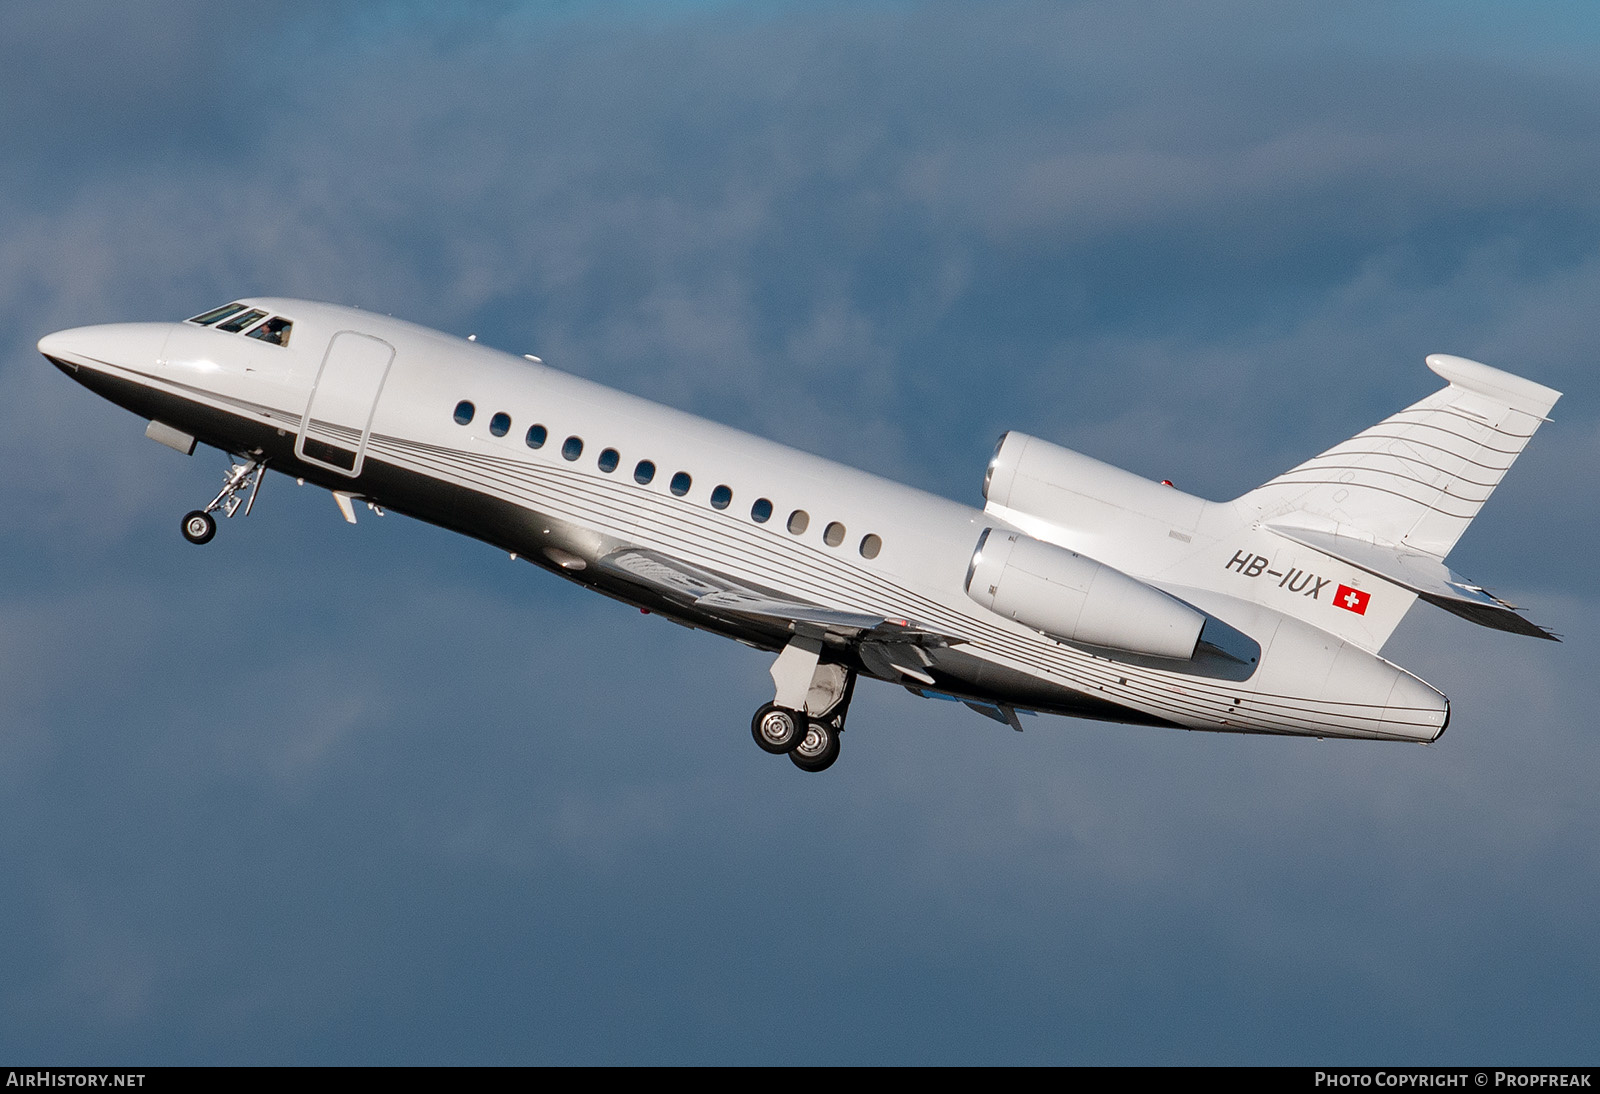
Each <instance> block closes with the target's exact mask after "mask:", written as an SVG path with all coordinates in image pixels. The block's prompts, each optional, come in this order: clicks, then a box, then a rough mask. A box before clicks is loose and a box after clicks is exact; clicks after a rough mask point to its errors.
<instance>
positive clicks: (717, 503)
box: [711, 486, 733, 509]
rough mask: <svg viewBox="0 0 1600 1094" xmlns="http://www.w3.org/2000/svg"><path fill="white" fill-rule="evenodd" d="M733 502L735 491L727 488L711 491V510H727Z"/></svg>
mask: <svg viewBox="0 0 1600 1094" xmlns="http://www.w3.org/2000/svg"><path fill="white" fill-rule="evenodd" d="M732 501H733V491H732V490H730V489H728V488H727V487H726V486H719V487H717V488H716V489H715V490H713V491H711V508H713V509H726V508H727V507H728V506H729V504H730V503H732Z"/></svg>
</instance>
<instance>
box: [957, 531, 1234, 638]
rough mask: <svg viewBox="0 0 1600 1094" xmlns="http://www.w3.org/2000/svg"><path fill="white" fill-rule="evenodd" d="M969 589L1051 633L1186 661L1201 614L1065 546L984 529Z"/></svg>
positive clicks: (1202, 622)
mask: <svg viewBox="0 0 1600 1094" xmlns="http://www.w3.org/2000/svg"><path fill="white" fill-rule="evenodd" d="M967 595H968V596H970V597H972V599H974V600H976V601H977V602H978V603H979V604H982V605H983V606H984V607H985V608H988V609H989V610H990V611H992V612H995V613H996V614H999V615H1003V616H1005V617H1006V618H1007V619H1015V620H1016V621H1017V622H1018V623H1021V624H1023V625H1024V626H1028V627H1032V628H1033V629H1034V630H1037V631H1042V632H1044V633H1045V634H1047V635H1049V636H1050V637H1052V638H1057V639H1061V640H1062V641H1067V642H1082V643H1085V644H1086V645H1091V646H1104V647H1106V648H1109V649H1114V650H1126V651H1128V652H1129V653H1139V654H1144V655H1145V656H1147V657H1166V658H1171V659H1174V660H1179V661H1187V660H1189V659H1190V658H1192V657H1193V656H1194V651H1195V646H1196V645H1197V644H1198V643H1199V641H1200V631H1201V629H1202V628H1203V627H1204V626H1205V622H1206V617H1205V616H1204V615H1203V614H1201V613H1200V612H1198V611H1196V610H1195V609H1193V608H1191V607H1189V606H1188V605H1187V604H1184V603H1183V602H1182V601H1180V600H1177V599H1175V598H1173V597H1170V596H1168V595H1167V594H1166V593H1164V592H1162V591H1161V590H1159V589H1154V588H1151V587H1150V586H1149V585H1146V584H1145V583H1144V582H1142V581H1138V580H1136V579H1134V578H1131V577H1129V576H1128V575H1127V574H1125V573H1122V572H1121V571H1120V570H1114V569H1112V568H1111V567H1110V566H1107V565H1105V564H1104V563H1100V562H1096V561H1095V560H1094V559H1092V558H1086V557H1085V556H1083V555H1080V554H1077V553H1076V552H1073V551H1069V550H1067V549H1066V548H1064V547H1056V546H1054V545H1052V544H1049V543H1044V542H1042V541H1040V540H1037V539H1033V538H1032V537H1031V536H1025V535H1023V534H1022V533H1020V532H1004V531H1001V530H1000V529H998V528H986V529H984V532H983V535H982V536H980V537H979V539H978V548H977V550H976V551H975V552H973V555H972V565H971V566H969V567H968V568H967Z"/></svg>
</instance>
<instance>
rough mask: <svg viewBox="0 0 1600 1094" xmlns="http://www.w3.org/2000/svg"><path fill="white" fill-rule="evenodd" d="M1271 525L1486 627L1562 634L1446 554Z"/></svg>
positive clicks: (1282, 533)
mask: <svg viewBox="0 0 1600 1094" xmlns="http://www.w3.org/2000/svg"><path fill="white" fill-rule="evenodd" d="M1265 527H1267V528H1268V529H1270V530H1271V531H1273V532H1275V533H1277V534H1278V535H1280V536H1282V537H1283V538H1284V539H1287V540H1290V541H1292V542H1294V543H1298V544H1301V545H1302V546H1305V547H1310V548H1312V549H1313V550H1316V551H1321V552H1322V553H1323V554H1325V555H1327V556H1329V557H1330V558H1336V559H1339V560H1340V561H1341V562H1348V563H1349V564H1350V565H1352V566H1355V567H1356V568H1358V569H1361V570H1365V571H1367V572H1368V573H1369V574H1375V575H1377V576H1378V577H1381V578H1383V579H1384V580H1385V581H1389V582H1393V583H1394V584H1396V585H1399V586H1400V587H1401V588H1404V589H1409V590H1411V591H1412V592H1414V593H1416V594H1417V595H1418V596H1419V597H1421V598H1422V599H1423V600H1426V601H1427V602H1428V603H1430V604H1432V605H1434V606H1436V607H1439V608H1443V609H1444V610H1445V611H1447V612H1451V613H1453V614H1455V615H1459V616H1460V617H1461V618H1463V619H1467V620H1470V621H1471V622H1473V623H1477V624H1478V625H1479V626H1483V627H1493V628H1494V629H1495V630H1501V631H1510V632H1512V633H1513V634H1525V635H1528V636H1529V637H1532V638H1548V639H1551V640H1552V641H1559V639H1558V638H1557V637H1556V636H1555V635H1554V634H1552V633H1551V632H1549V631H1547V630H1545V629H1544V628H1543V627H1541V626H1539V625H1538V624H1537V623H1534V622H1532V621H1531V620H1529V619H1527V618H1525V617H1524V616H1522V615H1519V614H1518V613H1517V608H1516V606H1515V605H1514V604H1508V603H1506V602H1505V601H1504V600H1501V599H1500V598H1499V597H1497V596H1495V595H1494V594H1493V593H1491V592H1489V591H1487V590H1486V589H1484V588H1483V587H1482V586H1479V585H1474V584H1472V583H1471V582H1469V581H1468V580H1467V579H1466V578H1464V577H1462V576H1461V575H1460V574H1457V573H1455V572H1454V571H1453V570H1451V569H1450V567H1448V566H1446V565H1445V564H1444V562H1443V561H1442V560H1440V559H1437V558H1434V557H1433V556H1432V555H1426V554H1423V553H1421V552H1419V551H1410V550H1407V549H1405V548H1403V547H1394V546H1389V545H1386V544H1380V543H1368V542H1366V541H1364V540H1358V539H1351V538H1349V537H1348V536H1338V535H1330V534H1329V533H1327V532H1320V531H1317V530H1316V529H1312V528H1297V527H1295V526H1294V525H1293V524H1288V523H1284V522H1277V521H1269V522H1268V523H1267V524H1266V525H1265Z"/></svg>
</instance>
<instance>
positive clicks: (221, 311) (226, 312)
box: [189, 304, 244, 327]
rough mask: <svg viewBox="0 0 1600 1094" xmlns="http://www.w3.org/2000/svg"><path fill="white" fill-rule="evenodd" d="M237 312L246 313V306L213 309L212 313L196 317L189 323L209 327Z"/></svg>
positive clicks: (235, 305)
mask: <svg viewBox="0 0 1600 1094" xmlns="http://www.w3.org/2000/svg"><path fill="white" fill-rule="evenodd" d="M236 311H244V305H243V304H224V305H222V307H220V308H212V309H211V310H210V311H208V312H206V313H205V314H204V315H197V316H195V317H194V318H193V319H191V320H189V322H191V323H199V324H200V325H201V326H202V327H209V326H210V325H211V324H213V323H215V322H216V321H217V320H218V319H225V318H227V317H228V316H230V315H232V314H233V313H234V312H236Z"/></svg>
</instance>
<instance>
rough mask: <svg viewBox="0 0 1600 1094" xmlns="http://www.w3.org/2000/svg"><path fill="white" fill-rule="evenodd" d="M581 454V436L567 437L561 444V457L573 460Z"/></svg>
mask: <svg viewBox="0 0 1600 1094" xmlns="http://www.w3.org/2000/svg"><path fill="white" fill-rule="evenodd" d="M581 455H583V438H582V437H568V438H567V440H566V443H564V444H563V445H562V446H561V458H562V459H564V460H575V459H577V458H578V457H579V456H581Z"/></svg>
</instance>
